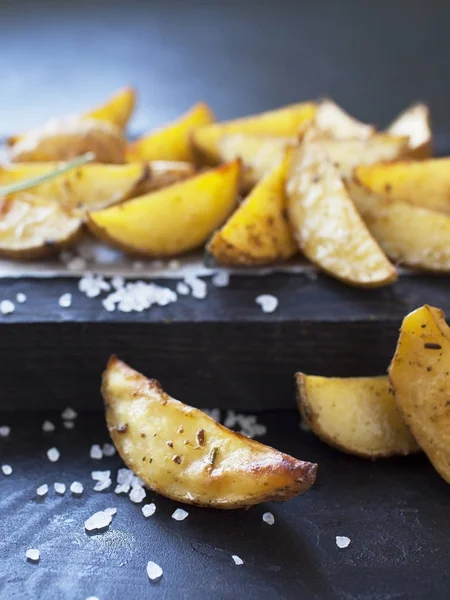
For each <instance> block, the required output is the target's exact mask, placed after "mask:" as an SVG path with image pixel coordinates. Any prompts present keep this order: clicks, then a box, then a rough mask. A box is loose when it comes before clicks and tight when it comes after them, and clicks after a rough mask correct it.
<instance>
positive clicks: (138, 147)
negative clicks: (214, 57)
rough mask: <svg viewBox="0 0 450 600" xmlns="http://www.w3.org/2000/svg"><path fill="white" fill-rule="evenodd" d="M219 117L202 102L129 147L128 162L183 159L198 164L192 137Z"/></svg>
mask: <svg viewBox="0 0 450 600" xmlns="http://www.w3.org/2000/svg"><path fill="white" fill-rule="evenodd" d="M215 120H216V119H215V116H214V114H213V112H212V110H211V109H210V108H209V106H208V105H207V104H205V103H204V102H199V103H197V104H196V105H195V106H193V107H192V108H191V109H190V110H189V111H188V112H187V113H185V114H184V115H181V117H179V118H178V119H176V120H175V121H173V122H172V123H167V124H166V125H163V126H162V127H159V128H158V129H155V130H154V131H150V133H147V134H146V135H144V136H142V137H141V138H139V139H138V140H136V141H135V142H134V143H132V144H130V145H129V146H128V148H127V152H126V154H127V161H128V162H130V161H134V160H175V161H176V160H180V161H188V162H193V161H194V155H193V152H192V145H191V134H192V132H193V131H195V130H196V129H198V128H199V127H203V126H205V125H209V124H210V123H214V121H215Z"/></svg>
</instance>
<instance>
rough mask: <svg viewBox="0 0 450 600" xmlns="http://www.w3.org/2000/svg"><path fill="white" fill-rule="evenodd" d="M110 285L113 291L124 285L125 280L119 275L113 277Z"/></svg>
mask: <svg viewBox="0 0 450 600" xmlns="http://www.w3.org/2000/svg"><path fill="white" fill-rule="evenodd" d="M111 285H112V287H113V288H114V289H115V290H118V289H120V288H122V287H123V286H124V285H125V279H124V278H123V277H122V276H121V275H114V277H113V278H112V279H111Z"/></svg>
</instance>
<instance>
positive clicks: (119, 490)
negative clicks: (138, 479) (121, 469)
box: [114, 483, 130, 494]
mask: <svg viewBox="0 0 450 600" xmlns="http://www.w3.org/2000/svg"><path fill="white" fill-rule="evenodd" d="M129 491H130V484H129V483H119V484H118V485H116V488H115V490H114V493H115V494H128V492H129Z"/></svg>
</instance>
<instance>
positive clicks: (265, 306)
mask: <svg viewBox="0 0 450 600" xmlns="http://www.w3.org/2000/svg"><path fill="white" fill-rule="evenodd" d="M255 302H256V304H259V305H260V307H261V308H262V311H263V312H265V313H273V312H274V311H275V310H276V309H277V306H278V298H276V297H275V296H272V295H271V294H261V295H260V296H257V297H256V298H255Z"/></svg>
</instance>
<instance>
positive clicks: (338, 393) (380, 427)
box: [296, 373, 420, 459]
mask: <svg viewBox="0 0 450 600" xmlns="http://www.w3.org/2000/svg"><path fill="white" fill-rule="evenodd" d="M296 381H297V391H298V394H297V399H298V406H299V410H300V413H301V415H302V418H303V420H304V421H305V423H306V424H307V425H308V426H309V428H310V429H311V431H313V433H315V434H316V435H317V437H319V438H320V439H321V440H323V441H324V442H325V443H327V444H329V445H330V446H334V447H335V448H337V449H338V450H342V451H343V452H347V453H348V454H354V455H356V456H361V457H363V458H371V459H375V458H383V457H388V456H396V455H406V454H411V453H413V452H419V450H420V448H419V447H418V445H417V443H416V441H415V440H414V438H413V436H412V435H411V433H410V431H409V429H408V428H407V427H406V425H405V423H404V422H403V419H402V416H401V414H400V412H399V410H398V408H397V406H396V404H395V400H394V396H393V394H392V391H391V390H390V387H389V381H388V378H387V377H386V376H384V377H347V378H343V377H318V376H315V375H305V374H304V373H297V374H296Z"/></svg>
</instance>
